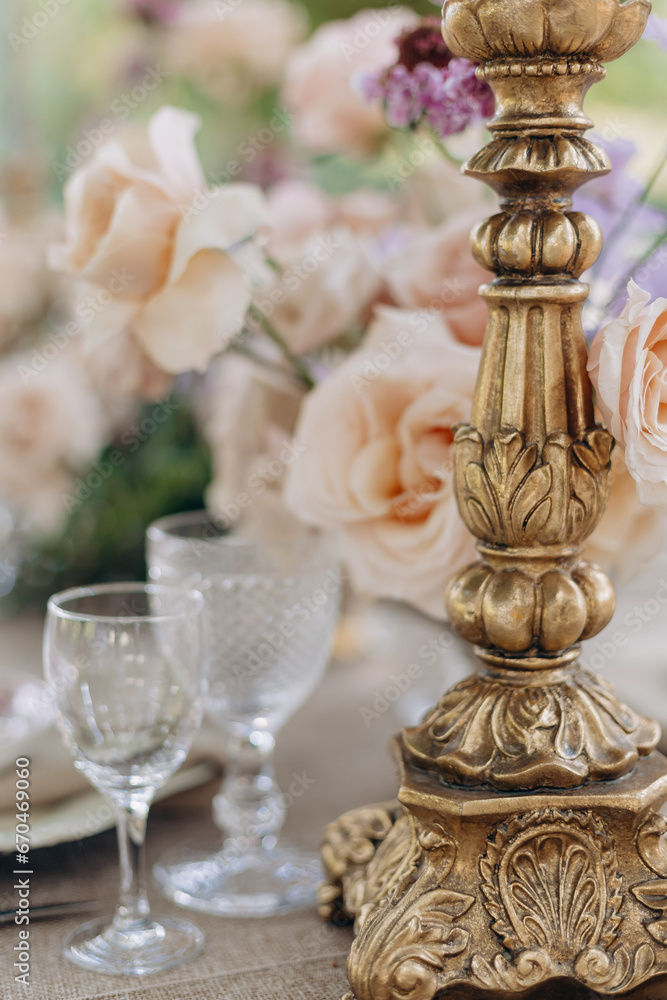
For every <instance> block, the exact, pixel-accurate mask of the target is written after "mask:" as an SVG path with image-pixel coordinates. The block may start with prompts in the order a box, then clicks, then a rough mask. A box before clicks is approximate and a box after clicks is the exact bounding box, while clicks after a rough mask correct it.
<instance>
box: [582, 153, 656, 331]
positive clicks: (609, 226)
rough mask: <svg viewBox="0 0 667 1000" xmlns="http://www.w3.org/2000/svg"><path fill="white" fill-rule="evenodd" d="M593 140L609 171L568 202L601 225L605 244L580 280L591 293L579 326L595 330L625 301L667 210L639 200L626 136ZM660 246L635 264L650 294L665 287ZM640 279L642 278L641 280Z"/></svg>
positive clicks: (638, 187)
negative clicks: (629, 284)
mask: <svg viewBox="0 0 667 1000" xmlns="http://www.w3.org/2000/svg"><path fill="white" fill-rule="evenodd" d="M593 140H594V142H595V143H596V145H598V146H602V148H603V149H604V150H605V151H606V153H607V154H608V156H609V158H610V160H611V164H612V172H611V173H610V174H607V175H606V176H605V177H599V178H597V179H596V180H594V181H589V183H588V184H586V185H585V187H584V188H583V189H582V190H581V191H578V192H577V193H576V195H575V197H574V199H573V203H574V204H573V207H574V208H575V209H576V210H577V211H579V212H586V214H587V215H591V216H592V217H593V218H594V219H595V220H596V221H597V222H598V223H599V225H600V228H601V229H602V235H603V237H604V239H605V244H604V247H603V250H602V254H601V256H600V258H599V260H598V261H597V263H596V264H594V265H593V267H592V268H591V269H590V271H588V272H587V273H586V274H585V275H584V278H583V280H584V281H587V282H589V283H590V286H591V291H590V298H589V300H588V302H587V303H586V306H585V309H584V327H585V329H586V331H587V332H588V333H595V331H596V330H597V329H598V327H599V325H600V323H601V321H602V319H603V318H604V317H605V316H606V315H615V314H617V313H618V312H619V311H620V309H621V308H622V305H623V303H624V301H625V286H626V285H627V280H628V277H629V276H630V275H631V274H632V273H633V265H635V263H636V262H637V261H639V260H641V258H642V257H643V256H644V254H645V253H646V252H647V251H648V250H649V248H650V247H651V245H652V244H653V243H654V241H655V240H656V238H657V237H658V236H659V234H660V233H662V232H664V231H665V229H667V215H666V214H665V213H664V212H663V211H662V210H661V209H659V208H656V207H655V206H653V205H649V204H646V203H645V202H641V200H640V199H641V195H642V192H643V189H644V185H643V184H641V183H640V182H639V181H637V180H636V179H635V178H634V177H633V176H632V175H631V174H630V172H629V170H628V165H629V163H630V161H631V159H632V157H633V156H634V154H635V152H636V147H635V145H634V143H632V142H629V141H628V140H626V139H617V140H616V141H614V142H605V141H604V140H602V139H600V138H599V137H598V136H594V137H593ZM666 249H667V248H665V246H662V247H659V248H658V249H657V250H656V251H655V252H654V253H653V255H652V256H651V257H650V259H649V260H648V261H646V263H645V264H643V265H641V266H640V267H639V269H637V270H636V271H635V272H634V274H635V280H637V281H639V283H640V284H641V285H642V287H644V288H647V289H648V290H650V291H651V292H652V293H653V294H654V295H656V296H657V295H660V294H662V295H664V294H665V289H666V288H667V252H666ZM640 279H641V280H640Z"/></svg>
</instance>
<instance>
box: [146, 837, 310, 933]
mask: <svg viewBox="0 0 667 1000" xmlns="http://www.w3.org/2000/svg"><path fill="white" fill-rule="evenodd" d="M153 875H154V877H155V881H156V882H157V884H158V885H159V887H160V889H161V890H162V892H163V893H164V895H165V896H166V897H167V898H168V899H171V900H173V901H174V902H175V903H178V905H179V906H186V907H188V908H190V909H193V910H200V911H201V912H202V913H214V914H217V915H219V916H224V917H268V916H271V915H272V914H275V913H284V912H286V911H288V910H296V909H300V908H302V907H305V906H312V905H314V903H315V900H316V895H317V889H318V886H319V885H320V884H321V883H322V881H323V879H324V871H323V868H322V862H321V861H320V858H319V855H318V854H316V853H314V852H310V851H300V850H293V849H289V848H282V847H273V848H270V849H267V848H257V849H254V850H249V851H246V852H244V853H243V854H241V855H236V854H233V853H230V852H229V851H225V850H223V851H220V852H219V853H217V854H205V853H203V852H201V853H199V854H194V853H191V854H189V855H188V857H187V859H184V858H183V855H182V853H181V855H180V860H179V859H177V858H175V857H174V858H169V857H167V858H165V859H164V860H163V861H161V862H159V863H158V864H157V865H155V867H154V868H153Z"/></svg>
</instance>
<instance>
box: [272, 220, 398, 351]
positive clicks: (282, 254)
mask: <svg viewBox="0 0 667 1000" xmlns="http://www.w3.org/2000/svg"><path fill="white" fill-rule="evenodd" d="M274 255H275V258H276V261H277V263H278V264H279V266H280V269H281V273H280V274H274V275H273V276H272V278H273V281H272V285H271V287H270V288H267V287H264V288H262V289H260V290H258V292H257V293H256V295H255V298H254V301H255V305H256V306H257V308H258V309H259V311H260V312H261V313H263V314H264V315H265V316H266V317H267V319H268V320H269V321H270V322H271V323H272V324H273V326H274V327H275V328H276V330H277V331H278V332H279V333H280V335H281V336H282V337H283V338H284V340H285V341H286V342H287V344H288V345H289V347H290V348H291V350H292V351H294V353H295V354H308V353H310V352H311V351H315V350H317V349H318V348H319V347H322V346H323V345H324V344H326V343H328V342H329V341H331V340H334V339H335V338H336V337H339V336H341V335H342V334H344V333H349V332H351V331H353V330H354V328H355V327H359V326H360V325H361V324H362V323H363V322H364V321H365V320H367V317H368V313H369V311H370V307H371V306H372V304H373V303H374V302H375V300H376V299H377V297H378V295H379V292H380V289H381V286H382V282H381V279H380V276H379V274H378V273H377V271H376V269H375V267H374V266H373V264H372V262H371V253H370V248H369V247H368V245H367V244H366V242H365V241H364V240H363V239H362V238H361V237H359V236H358V235H357V234H356V233H353V232H351V230H350V229H348V228H347V227H345V226H333V227H332V228H331V229H328V230H326V231H324V232H320V233H317V234H313V235H312V236H310V237H309V238H308V239H306V240H304V241H303V242H302V243H299V244H295V245H292V246H291V247H290V248H289V249H283V250H279V251H276V252H275V254H274Z"/></svg>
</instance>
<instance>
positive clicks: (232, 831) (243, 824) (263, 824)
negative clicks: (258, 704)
mask: <svg viewBox="0 0 667 1000" xmlns="http://www.w3.org/2000/svg"><path fill="white" fill-rule="evenodd" d="M264 735H265V737H266V738H265V741H264V743H263V746H261V747H260V746H257V745H255V744H253V742H252V741H251V739H250V738H248V737H247V736H241V737H232V738H231V739H230V741H229V743H228V753H229V757H228V762H227V765H226V768H225V777H224V780H223V782H222V786H221V788H220V793H219V795H216V797H215V800H214V811H215V817H216V821H217V823H218V825H219V826H220V827H221V828H222V829H223V830H224V831H225V832H226V833H227V835H228V837H229V838H230V840H228V841H227V842H226V848H227V850H228V851H231V850H233V848H234V846H235V845H236V846H238V848H239V850H242V851H244V852H245V851H248V850H257V849H260V848H262V847H272V846H273V845H274V844H275V842H276V840H277V837H278V834H279V833H280V829H281V827H282V825H283V822H284V819H285V803H284V796H283V795H282V794H281V791H280V788H279V786H278V784H277V782H276V780H275V777H274V769H273V738H272V737H270V736H269V734H268V733H267V734H264Z"/></svg>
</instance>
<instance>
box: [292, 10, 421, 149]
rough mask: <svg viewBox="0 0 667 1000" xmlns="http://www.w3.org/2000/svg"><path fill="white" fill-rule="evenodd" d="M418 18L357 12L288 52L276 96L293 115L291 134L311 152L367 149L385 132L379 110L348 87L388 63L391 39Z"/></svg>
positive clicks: (406, 14) (405, 12)
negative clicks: (278, 95)
mask: <svg viewBox="0 0 667 1000" xmlns="http://www.w3.org/2000/svg"><path fill="white" fill-rule="evenodd" d="M417 21H418V17H417V15H416V14H414V13H413V12H412V11H410V10H407V9H406V8H404V7H401V8H394V9H392V10H360V11H359V12H358V13H357V14H355V15H354V17H351V18H350V19H349V20H347V21H342V20H341V21H328V22H327V23H326V24H323V25H322V26H321V27H319V28H318V29H317V30H316V31H315V32H314V34H313V35H312V37H311V38H309V39H308V41H307V42H306V43H305V44H304V45H302V46H301V47H300V48H298V49H297V50H296V51H295V52H294V53H293V54H292V56H291V58H290V60H289V62H288V64H287V69H286V72H285V83H284V86H283V91H282V97H283V101H284V104H285V107H286V108H287V110H288V111H290V112H292V113H293V114H294V115H295V116H296V118H295V121H294V122H293V124H292V130H293V134H294V138H295V139H296V141H297V143H299V145H301V146H303V148H304V149H306V150H308V152H311V153H342V154H344V153H356V154H359V153H361V154H363V153H368V152H369V151H371V150H372V149H373V148H374V146H375V145H377V143H378V140H379V139H380V137H381V136H382V135H383V134H385V133H386V132H387V130H388V126H387V124H386V122H385V118H384V114H383V112H382V108H380V107H378V106H374V105H367V104H366V103H365V102H364V100H363V98H362V97H361V96H360V95H359V94H358V93H357V92H356V91H355V89H354V87H353V82H354V78H355V77H357V76H358V75H359V74H360V73H366V72H371V71H373V70H377V69H382V68H383V67H384V66H389V65H390V64H391V63H392V62H393V61H394V60H395V58H396V52H397V50H396V46H395V44H394V41H395V39H396V38H397V36H398V35H399V34H400V33H401V31H402V30H403V28H406V27H409V26H411V25H413V24H415V23H416V22H417Z"/></svg>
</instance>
